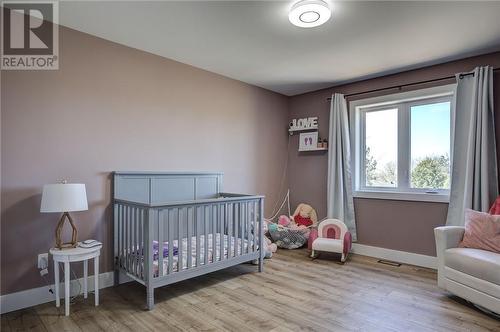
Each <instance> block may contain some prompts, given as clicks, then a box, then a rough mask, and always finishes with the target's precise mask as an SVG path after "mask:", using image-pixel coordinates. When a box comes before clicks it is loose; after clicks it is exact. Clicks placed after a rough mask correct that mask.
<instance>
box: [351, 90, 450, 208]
mask: <svg viewBox="0 0 500 332" xmlns="http://www.w3.org/2000/svg"><path fill="white" fill-rule="evenodd" d="M455 91H456V84H449V85H442V86H438V87H433V88H427V89H419V90H414V91H409V92H402V93H396V94H391V95H385V96H380V97H374V98H367V99H360V100H355V101H352V102H350V103H349V117H350V121H349V122H350V127H351V142H353V144H352V147H351V150H352V156H353V158H352V166H353V167H352V170H353V171H354V172H353V175H354V176H353V196H354V197H359V198H375V199H389V200H407V201H422V202H449V190H438V191H435V192H429V191H427V190H425V189H422V190H418V189H416V190H411V192H403V191H401V190H400V189H399V190H398V188H388V187H378V188H377V187H366V186H363V185H362V184H363V183H365V181H364V172H362V171H361V168H362V165H361V163H362V160H364V158H361V151H364V150H363V148H364V137H362V136H363V135H364V130H363V127H362V126H363V125H364V121H361V116H362V114H364V112H360V110H362V109H364V108H374V107H379V106H380V107H385V108H387V107H390V106H391V105H399V104H401V103H408V102H412V101H415V103H412V105H413V104H419V103H421V102H422V101H425V100H426V99H434V98H439V97H443V98H447V97H449V96H455ZM422 96H425V97H424V98H422ZM454 111H455V98H454V97H452V98H451V114H450V116H451V121H452V123H453V120H454ZM401 113H402V114H406V115H408V112H398V114H401ZM406 120H407V119H402V116H399V115H398V129H399V128H401V124H402V123H405V124H408V123H409V121H406ZM398 132H399V130H398ZM404 132H406V133H409V128H405V130H404ZM453 135H454V133H453V126H452V128H451V131H450V136H451V137H450V140H451V141H453ZM409 140H410V137H407V138H406V139H405V140H404V141H400V136H399V134H398V145H399V147H398V151H402V149H400V146H401V145H404V144H407V145H408V144H409V143H410V142H409ZM403 151H404V149H403ZM406 157H407V158H408V159H409V158H410V156H409V155H408V156H405V158H406ZM398 158H399V154H398ZM451 158H452V156H451V153H450V159H451ZM450 162H451V161H450ZM400 167H401V168H400ZM402 168H404V166H402V165H400V163H398V184H400V183H401V181H403V182H407V181H406V179H407V178H408V176H407V175H406V174H404V173H403V172H402V171H401V170H402Z"/></svg>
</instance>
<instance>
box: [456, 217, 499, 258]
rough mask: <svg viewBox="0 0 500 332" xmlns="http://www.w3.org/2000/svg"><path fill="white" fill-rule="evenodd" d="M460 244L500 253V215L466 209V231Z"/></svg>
mask: <svg viewBox="0 0 500 332" xmlns="http://www.w3.org/2000/svg"><path fill="white" fill-rule="evenodd" d="M459 246H460V247H461V248H474V249H483V250H488V251H493V252H497V253H500V216H497V215H491V214H488V213H484V212H478V211H474V210H469V209H467V210H465V233H464V238H463V240H462V242H460V245H459Z"/></svg>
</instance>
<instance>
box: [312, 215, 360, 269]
mask: <svg viewBox="0 0 500 332" xmlns="http://www.w3.org/2000/svg"><path fill="white" fill-rule="evenodd" d="M311 242H312V246H311V247H312V253H311V257H312V258H315V257H316V256H315V252H316V251H326V252H336V253H339V254H342V258H341V262H342V263H344V262H345V260H346V259H347V254H349V251H350V250H351V244H352V237H351V233H350V232H349V230H348V229H347V226H346V225H345V224H344V223H343V222H342V221H340V220H338V219H326V220H323V221H322V222H321V223H320V224H319V226H318V231H317V232H312V231H311V235H310V238H309V243H311Z"/></svg>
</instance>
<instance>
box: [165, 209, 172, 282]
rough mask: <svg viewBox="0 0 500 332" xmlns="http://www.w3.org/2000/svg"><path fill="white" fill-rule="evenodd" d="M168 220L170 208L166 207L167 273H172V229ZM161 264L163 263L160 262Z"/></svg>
mask: <svg viewBox="0 0 500 332" xmlns="http://www.w3.org/2000/svg"><path fill="white" fill-rule="evenodd" d="M171 224H172V223H171V222H170V209H167V225H166V226H167V232H168V273H169V274H170V273H172V272H174V271H173V268H172V266H173V260H174V234H172V233H173V232H174V230H173V229H172V227H171ZM162 265H163V264H162Z"/></svg>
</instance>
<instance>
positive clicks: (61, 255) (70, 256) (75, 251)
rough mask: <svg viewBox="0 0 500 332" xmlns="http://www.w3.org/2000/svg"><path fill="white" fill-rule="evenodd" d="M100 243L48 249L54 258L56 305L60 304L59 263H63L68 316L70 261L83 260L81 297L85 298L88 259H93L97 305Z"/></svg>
mask: <svg viewBox="0 0 500 332" xmlns="http://www.w3.org/2000/svg"><path fill="white" fill-rule="evenodd" d="M101 248H102V245H100V246H96V247H93V248H80V247H76V248H71V249H57V248H52V249H50V254H51V255H52V258H53V260H54V279H55V289H56V307H59V306H60V305H61V303H60V297H59V263H64V307H65V308H64V309H65V310H64V311H65V314H66V316H69V297H70V287H69V286H70V263H72V262H83V297H84V298H87V295H88V291H87V279H88V260H89V259H92V258H93V259H94V292H95V305H96V306H98V305H99V255H100V254H101Z"/></svg>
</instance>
